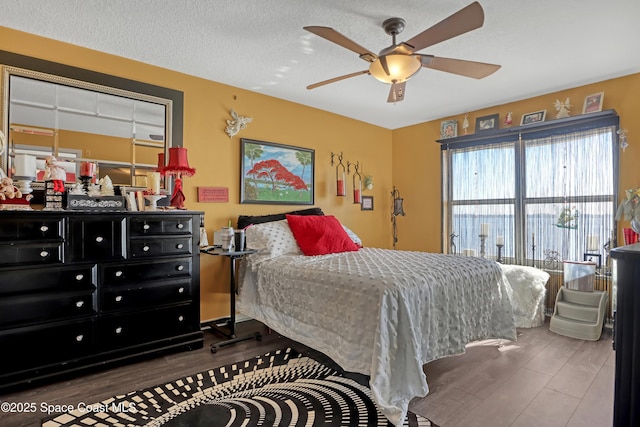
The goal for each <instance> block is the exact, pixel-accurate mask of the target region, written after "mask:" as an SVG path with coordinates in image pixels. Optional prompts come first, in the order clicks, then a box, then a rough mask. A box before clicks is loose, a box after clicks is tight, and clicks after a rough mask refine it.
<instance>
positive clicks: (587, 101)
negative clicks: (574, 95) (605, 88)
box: [582, 92, 604, 114]
mask: <svg viewBox="0 0 640 427" xmlns="http://www.w3.org/2000/svg"><path fill="white" fill-rule="evenodd" d="M602 101H604V92H598V93H594V94H593V95H587V96H585V97H584V105H583V106H582V114H587V113H597V112H599V111H602Z"/></svg>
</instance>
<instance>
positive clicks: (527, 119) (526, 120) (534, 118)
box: [520, 110, 547, 126]
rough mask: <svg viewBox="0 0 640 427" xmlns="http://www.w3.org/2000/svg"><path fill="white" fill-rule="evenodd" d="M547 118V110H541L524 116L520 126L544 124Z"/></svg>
mask: <svg viewBox="0 0 640 427" xmlns="http://www.w3.org/2000/svg"><path fill="white" fill-rule="evenodd" d="M546 116H547V110H539V111H534V112H533V113H527V114H523V115H522V118H521V119H520V126H524V125H530V124H532V123H540V122H544V119H545V117H546Z"/></svg>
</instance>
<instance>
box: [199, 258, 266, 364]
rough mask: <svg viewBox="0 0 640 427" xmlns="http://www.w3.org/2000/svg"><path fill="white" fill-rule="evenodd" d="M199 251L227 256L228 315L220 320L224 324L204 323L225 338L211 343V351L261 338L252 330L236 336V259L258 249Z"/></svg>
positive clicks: (258, 333)
mask: <svg viewBox="0 0 640 427" xmlns="http://www.w3.org/2000/svg"><path fill="white" fill-rule="evenodd" d="M200 252H202V253H204V254H207V255H215V256H223V257H227V258H229V294H230V306H229V317H228V318H226V319H222V321H223V322H224V326H219V325H218V323H220V320H218V321H216V322H208V323H206V324H205V325H207V326H209V327H211V329H213V330H214V331H217V332H218V333H220V334H221V335H222V336H224V337H225V338H227V339H226V340H224V341H221V342H217V343H214V344H211V352H212V353H215V352H217V351H218V349H219V348H221V347H225V346H228V345H231V344H234V343H237V342H241V341H247V340H252V339H254V338H255V339H257V340H261V339H262V335H261V334H260V332H253V333H251V334H248V335H242V336H236V294H237V293H238V289H237V282H236V261H237V260H239V259H240V258H242V257H244V256H245V255H250V254H255V253H257V252H258V251H257V250H256V249H245V250H243V251H223V250H222V249H220V248H210V249H201V250H200Z"/></svg>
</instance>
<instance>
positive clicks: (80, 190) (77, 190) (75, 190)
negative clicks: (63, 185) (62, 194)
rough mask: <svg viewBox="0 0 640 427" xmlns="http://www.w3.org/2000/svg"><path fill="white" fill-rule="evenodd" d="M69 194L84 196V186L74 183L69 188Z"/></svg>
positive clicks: (80, 183)
mask: <svg viewBox="0 0 640 427" xmlns="http://www.w3.org/2000/svg"><path fill="white" fill-rule="evenodd" d="M69 194H73V195H74V196H84V195H86V194H87V192H86V191H85V189H84V184H83V183H82V182H76V183H75V184H73V186H72V187H71V190H70V191H69Z"/></svg>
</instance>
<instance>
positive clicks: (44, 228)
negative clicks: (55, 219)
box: [40, 225, 49, 233]
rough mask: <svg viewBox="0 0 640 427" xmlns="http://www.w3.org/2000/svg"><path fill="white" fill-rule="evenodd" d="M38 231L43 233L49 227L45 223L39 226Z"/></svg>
mask: <svg viewBox="0 0 640 427" xmlns="http://www.w3.org/2000/svg"><path fill="white" fill-rule="evenodd" d="M40 231H42V232H43V233H44V232H45V231H49V227H47V226H46V225H43V226H42V227H40Z"/></svg>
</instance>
